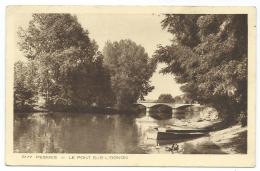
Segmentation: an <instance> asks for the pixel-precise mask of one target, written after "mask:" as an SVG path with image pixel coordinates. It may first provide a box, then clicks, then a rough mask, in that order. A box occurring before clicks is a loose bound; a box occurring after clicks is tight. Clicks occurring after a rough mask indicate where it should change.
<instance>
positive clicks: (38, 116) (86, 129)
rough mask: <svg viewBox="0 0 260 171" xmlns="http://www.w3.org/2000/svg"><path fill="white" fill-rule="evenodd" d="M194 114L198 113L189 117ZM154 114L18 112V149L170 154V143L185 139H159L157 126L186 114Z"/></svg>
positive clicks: (22, 151)
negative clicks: (157, 138) (168, 148)
mask: <svg viewBox="0 0 260 171" xmlns="http://www.w3.org/2000/svg"><path fill="white" fill-rule="evenodd" d="M193 115H194V112H193V113H192V114H189V113H188V114H186V115H185V116H189V117H191V116H193ZM152 116H153V117H151V116H146V115H145V114H141V115H138V116H137V115H135V116H130V115H102V114H91V113H81V114H72V113H71V114H68V113H52V114H48V113H33V114H16V116H15V119H14V152H18V153H128V154H132V153H134V154H136V153H169V150H167V145H168V146H169V145H170V144H172V143H173V142H175V141H178V142H185V140H172V141H173V142H168V141H164V142H163V141H161V142H158V141H157V140H156V139H155V135H156V130H155V129H154V128H155V127H163V126H169V125H174V123H175V122H176V120H180V119H183V118H185V117H184V115H183V114H182V113H181V114H178V113H176V114H175V115H173V117H172V115H170V116H169V115H168V116H167V115H164V114H158V115H157V114H155V115H152ZM165 116H167V117H165ZM186 146H187V144H186ZM184 147H185V144H184ZM188 148H190V147H189V146H188ZM188 148H186V152H187V153H189V150H188V151H187V149H188ZM184 152H185V148H184ZM182 153H183V151H182Z"/></svg>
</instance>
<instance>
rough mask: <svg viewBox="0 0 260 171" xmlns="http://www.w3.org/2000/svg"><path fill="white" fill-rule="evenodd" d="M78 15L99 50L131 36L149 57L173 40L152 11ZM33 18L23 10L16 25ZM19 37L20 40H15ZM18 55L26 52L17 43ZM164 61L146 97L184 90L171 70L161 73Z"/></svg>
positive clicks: (160, 18)
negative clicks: (108, 43) (21, 50)
mask: <svg viewBox="0 0 260 171" xmlns="http://www.w3.org/2000/svg"><path fill="white" fill-rule="evenodd" d="M73 15H76V16H77V17H78V21H79V23H80V24H81V25H82V27H83V28H85V29H87V30H88V31H89V36H90V38H91V39H95V41H96V42H97V44H98V46H99V50H101V51H102V50H103V47H104V45H105V43H106V41H108V40H110V41H119V40H121V39H131V40H132V41H134V42H136V43H137V44H140V45H142V46H143V47H144V48H145V50H146V52H147V53H148V55H149V57H152V55H153V53H154V51H155V50H156V49H157V46H158V45H159V44H161V45H167V44H170V43H171V42H170V40H171V38H172V35H171V34H170V33H168V32H167V31H166V30H162V28H161V24H160V22H161V20H162V19H163V16H158V15H153V14H84V13H79V14H73ZM30 19H31V14H24V15H23V17H19V18H18V19H17V22H16V23H15V27H16V28H17V29H18V27H19V26H22V27H24V28H26V27H27V26H28V22H29V20H30ZM16 41H17V40H16ZM16 54H17V55H16V56H17V59H18V60H24V59H25V58H24V57H23V54H22V53H21V52H20V51H19V48H18V46H17V49H16ZM163 66H165V64H159V65H158V66H157V69H156V72H155V73H154V74H153V76H152V78H151V79H150V81H151V85H153V86H154V87H155V88H154V90H153V91H152V92H150V93H149V94H148V95H147V96H146V97H145V99H153V100H155V99H157V98H158V97H159V95H160V94H171V95H172V96H173V97H174V96H177V95H181V94H183V92H182V91H181V90H180V84H177V83H176V82H175V80H174V76H173V75H170V74H166V75H163V74H161V73H159V71H160V69H161V68H162V67H163Z"/></svg>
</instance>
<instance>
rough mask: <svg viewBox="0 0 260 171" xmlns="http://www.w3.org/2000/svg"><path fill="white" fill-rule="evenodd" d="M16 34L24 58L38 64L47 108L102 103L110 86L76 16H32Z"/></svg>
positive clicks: (93, 44) (100, 62)
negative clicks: (60, 105) (60, 104)
mask: <svg viewBox="0 0 260 171" xmlns="http://www.w3.org/2000/svg"><path fill="white" fill-rule="evenodd" d="M18 35H19V37H20V41H19V43H18V44H19V45H20V49H21V51H23V52H24V55H25V56H26V57H27V58H28V59H30V60H34V61H37V62H38V63H39V79H40V84H39V87H40V88H39V89H40V92H41V94H42V95H44V96H45V99H46V103H47V105H53V104H55V103H56V102H57V101H60V100H63V101H65V102H66V104H67V105H74V106H83V105H84V106H85V105H86V106H90V105H91V104H93V103H102V104H104V101H103V102H101V101H102V100H101V99H105V98H103V97H104V94H102V93H104V92H105V93H106V94H108V92H109V89H110V88H109V85H110V83H109V75H108V73H106V72H107V71H106V70H105V69H104V68H103V65H102V64H103V56H102V54H101V53H100V52H99V51H98V46H97V44H96V43H95V41H93V40H90V38H89V36H88V31H87V30H84V29H83V28H82V27H81V25H80V23H79V22H78V21H77V17H76V16H72V15H70V14H33V19H32V20H31V21H30V23H29V27H28V28H26V29H22V28H20V30H19V31H18ZM97 92H98V93H97ZM101 94H102V95H101Z"/></svg>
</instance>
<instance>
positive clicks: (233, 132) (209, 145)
mask: <svg viewBox="0 0 260 171" xmlns="http://www.w3.org/2000/svg"><path fill="white" fill-rule="evenodd" d="M179 146H180V147H181V148H182V149H184V151H183V153H185V154H186V153H189V154H246V153H247V127H241V126H240V125H234V126H230V127H228V128H225V129H222V130H218V131H213V132H210V133H209V135H208V136H206V137H201V138H197V139H193V140H189V141H186V142H185V143H180V144H179Z"/></svg>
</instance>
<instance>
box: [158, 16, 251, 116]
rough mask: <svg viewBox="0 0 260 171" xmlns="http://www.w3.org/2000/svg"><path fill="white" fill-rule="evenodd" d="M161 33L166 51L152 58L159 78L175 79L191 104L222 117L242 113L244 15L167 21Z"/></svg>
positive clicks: (170, 18) (244, 97)
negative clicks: (168, 39) (167, 36)
mask: <svg viewBox="0 0 260 171" xmlns="http://www.w3.org/2000/svg"><path fill="white" fill-rule="evenodd" d="M162 27H163V28H164V29H167V31H168V32H170V33H172V35H173V40H172V44H171V45H169V46H160V47H159V48H158V49H157V51H156V52H155V55H154V59H155V60H156V61H157V62H163V63H166V64H167V67H165V68H163V69H162V71H161V72H163V73H171V74H174V75H175V76H176V81H177V82H178V83H182V84H183V86H182V90H183V91H185V92H186V93H188V94H189V95H190V96H191V97H192V98H193V99H194V100H196V101H198V102H200V103H204V104H210V105H213V106H214V107H215V108H216V109H217V110H218V111H220V113H222V114H223V117H227V118H234V116H235V115H234V114H236V113H239V112H243V111H244V112H246V110H247V15H219V14H217V15H186V14H185V15H183V14H180V15H175V14H174V15H172V14H167V15H166V16H165V19H164V20H163V21H162Z"/></svg>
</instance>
